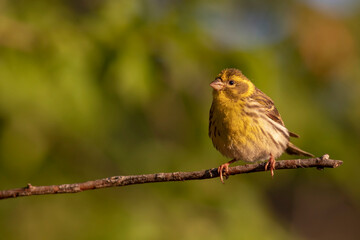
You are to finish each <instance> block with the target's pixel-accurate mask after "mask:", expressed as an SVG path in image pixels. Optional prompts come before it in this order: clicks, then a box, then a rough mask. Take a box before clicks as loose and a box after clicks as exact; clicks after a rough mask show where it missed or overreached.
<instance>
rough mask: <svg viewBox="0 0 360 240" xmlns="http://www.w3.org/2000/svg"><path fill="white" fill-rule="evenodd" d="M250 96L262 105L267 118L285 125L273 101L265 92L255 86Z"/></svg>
mask: <svg viewBox="0 0 360 240" xmlns="http://www.w3.org/2000/svg"><path fill="white" fill-rule="evenodd" d="M251 98H252V99H253V100H255V101H256V102H258V103H259V104H260V105H261V106H262V107H263V109H264V110H265V112H266V115H267V116H268V117H269V118H271V119H272V120H273V121H275V122H277V123H279V124H281V125H282V126H285V125H284V122H283V120H282V119H281V116H280V113H279V111H278V110H277V109H276V107H275V105H274V102H273V100H272V99H271V98H270V97H268V96H267V95H266V94H265V93H263V92H262V91H260V89H258V88H255V92H254V94H253V95H252V96H251Z"/></svg>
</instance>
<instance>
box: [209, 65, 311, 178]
mask: <svg viewBox="0 0 360 240" xmlns="http://www.w3.org/2000/svg"><path fill="white" fill-rule="evenodd" d="M210 86H211V87H212V88H213V89H214V90H213V102H212V105H211V109H210V116H209V137H210V138H211V140H212V142H213V145H214V146H215V148H216V149H217V150H218V151H219V152H220V153H221V154H222V155H224V156H225V157H228V158H232V160H231V161H229V162H227V163H224V164H222V165H220V166H219V168H218V172H219V175H220V180H221V182H222V183H224V180H223V176H225V177H227V176H228V170H229V164H231V163H234V162H236V161H238V160H242V161H245V162H255V161H264V160H267V159H268V162H267V163H266V165H265V171H266V170H267V169H268V167H270V171H271V176H274V169H275V159H276V158H278V157H280V155H281V154H283V152H284V151H286V152H287V153H288V154H293V155H302V156H309V157H313V155H312V154H311V153H308V152H305V151H303V150H301V149H300V148H298V147H296V146H295V145H294V144H292V143H291V142H290V137H296V138H297V137H299V136H298V135H297V134H295V133H292V132H289V131H288V130H287V128H286V127H285V125H284V122H283V120H282V119H281V116H280V114H279V112H278V110H277V109H276V107H275V105H274V102H273V100H271V98H270V97H268V96H267V95H266V94H265V93H263V92H262V91H260V90H259V89H258V88H256V87H255V85H254V84H253V83H252V82H251V81H250V80H249V79H248V78H247V77H245V75H244V74H242V72H241V71H240V70H238V69H235V68H229V69H225V70H223V71H222V72H221V73H220V74H219V75H218V76H217V77H216V78H215V80H214V81H213V82H212V83H211V84H210Z"/></svg>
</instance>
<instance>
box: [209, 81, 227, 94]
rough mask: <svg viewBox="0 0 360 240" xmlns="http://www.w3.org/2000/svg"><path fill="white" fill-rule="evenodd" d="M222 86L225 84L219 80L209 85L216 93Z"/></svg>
mask: <svg viewBox="0 0 360 240" xmlns="http://www.w3.org/2000/svg"><path fill="white" fill-rule="evenodd" d="M224 86H225V84H224V83H223V82H222V81H221V80H220V79H219V78H217V79H215V80H214V81H212V82H211V83H210V87H212V88H213V89H215V90H216V91H220V90H221V89H223V88H224Z"/></svg>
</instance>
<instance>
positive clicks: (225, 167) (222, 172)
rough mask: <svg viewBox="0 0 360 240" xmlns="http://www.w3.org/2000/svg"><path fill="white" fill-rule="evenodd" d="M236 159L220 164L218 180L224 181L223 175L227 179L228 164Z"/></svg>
mask: <svg viewBox="0 0 360 240" xmlns="http://www.w3.org/2000/svg"><path fill="white" fill-rule="evenodd" d="M236 161H237V160H236V159H233V160H231V161H229V162H227V163H224V164H221V165H220V166H219V167H218V173H219V175H220V181H221V182H222V183H225V182H224V177H225V178H226V179H227V178H228V177H229V165H230V164H232V163H233V162H236Z"/></svg>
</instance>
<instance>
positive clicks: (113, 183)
mask: <svg viewBox="0 0 360 240" xmlns="http://www.w3.org/2000/svg"><path fill="white" fill-rule="evenodd" d="M342 163H343V162H342V161H340V160H332V159H329V155H327V154H325V155H324V156H322V157H320V158H309V159H295V160H283V161H277V162H276V166H275V168H276V169H278V170H280V169H295V168H312V167H316V168H318V169H323V168H336V167H338V166H340V165H341V164H342ZM261 171H265V163H255V164H246V165H239V166H235V167H230V168H229V174H230V175H236V174H243V173H252V172H261ZM216 177H219V174H218V172H217V168H211V169H208V170H202V171H195V172H172V173H154V174H143V175H132V176H114V177H108V178H103V179H98V180H94V181H87V182H82V183H73V184H62V185H50V186H33V185H31V184H30V183H29V184H28V185H27V186H26V187H24V188H15V189H9V190H3V191H0V199H6V198H16V197H24V196H31V195H45V194H57V193H77V192H82V191H86V190H92V189H99V188H108V187H120V186H127V185H133V184H141V183H153V182H170V181H186V180H200V179H208V178H216Z"/></svg>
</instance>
